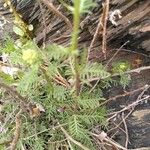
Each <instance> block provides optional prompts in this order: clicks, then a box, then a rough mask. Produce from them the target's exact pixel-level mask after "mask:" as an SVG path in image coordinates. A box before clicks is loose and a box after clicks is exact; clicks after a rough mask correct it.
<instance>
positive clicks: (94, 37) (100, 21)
mask: <svg viewBox="0 0 150 150" xmlns="http://www.w3.org/2000/svg"><path fill="white" fill-rule="evenodd" d="M102 28H103V27H102V20H101V15H100V16H99V22H98V25H97V27H96V31H95V33H94V36H93V39H92V41H91V44H90V46H89V48H88V54H87V61H88V60H89V57H90V51H91V49H92V47H93V44H94V42H95V40H96V38H97V36H98V34H99V32H100V31H101V30H102Z"/></svg>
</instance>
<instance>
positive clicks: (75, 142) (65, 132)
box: [60, 126, 90, 150]
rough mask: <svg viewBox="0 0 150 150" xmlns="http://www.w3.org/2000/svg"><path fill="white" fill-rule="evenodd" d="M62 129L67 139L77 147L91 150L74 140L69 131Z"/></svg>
mask: <svg viewBox="0 0 150 150" xmlns="http://www.w3.org/2000/svg"><path fill="white" fill-rule="evenodd" d="M60 129H61V130H62V132H63V133H64V134H65V136H66V138H67V139H69V140H70V141H71V142H73V143H74V144H76V145H77V146H79V147H80V148H82V149H83V150H90V149H89V148H87V147H85V146H84V145H82V144H81V143H80V142H78V141H76V140H74V139H73V138H72V137H71V136H70V135H69V134H68V133H67V131H66V130H65V129H64V128H63V127H62V126H60Z"/></svg>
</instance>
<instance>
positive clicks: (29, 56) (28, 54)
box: [22, 49, 38, 65]
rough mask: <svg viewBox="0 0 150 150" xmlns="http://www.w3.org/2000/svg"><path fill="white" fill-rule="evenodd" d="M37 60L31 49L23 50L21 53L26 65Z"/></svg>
mask: <svg viewBox="0 0 150 150" xmlns="http://www.w3.org/2000/svg"><path fill="white" fill-rule="evenodd" d="M37 58H38V53H37V52H36V51H35V50H33V49H28V50H24V51H23V53H22V59H23V60H24V61H26V62H27V63H28V64H30V65H31V64H33V63H34V62H35V61H36V60H37Z"/></svg>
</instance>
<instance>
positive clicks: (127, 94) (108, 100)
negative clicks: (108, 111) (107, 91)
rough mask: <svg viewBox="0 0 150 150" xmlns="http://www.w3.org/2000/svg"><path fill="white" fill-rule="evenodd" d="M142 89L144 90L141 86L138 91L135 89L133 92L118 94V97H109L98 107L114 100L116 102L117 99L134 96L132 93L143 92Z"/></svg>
mask: <svg viewBox="0 0 150 150" xmlns="http://www.w3.org/2000/svg"><path fill="white" fill-rule="evenodd" d="M143 89H145V86H142V87H140V88H138V89H135V90H133V91H130V92H125V93H124V94H120V95H117V96H114V97H111V98H109V99H107V100H106V101H105V102H103V103H101V104H100V106H102V105H105V104H107V103H108V102H110V101H114V100H116V99H119V98H122V97H125V96H129V95H132V94H134V93H136V92H139V91H141V90H143Z"/></svg>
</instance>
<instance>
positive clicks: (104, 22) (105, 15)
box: [102, 0, 109, 59]
mask: <svg viewBox="0 0 150 150" xmlns="http://www.w3.org/2000/svg"><path fill="white" fill-rule="evenodd" d="M108 14H109V0H105V3H104V4H103V15H102V26H103V33H102V34H103V39H102V52H103V54H104V58H105V59H106V49H107V47H106V44H107V42H106V40H107V35H106V32H107V20H108Z"/></svg>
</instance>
